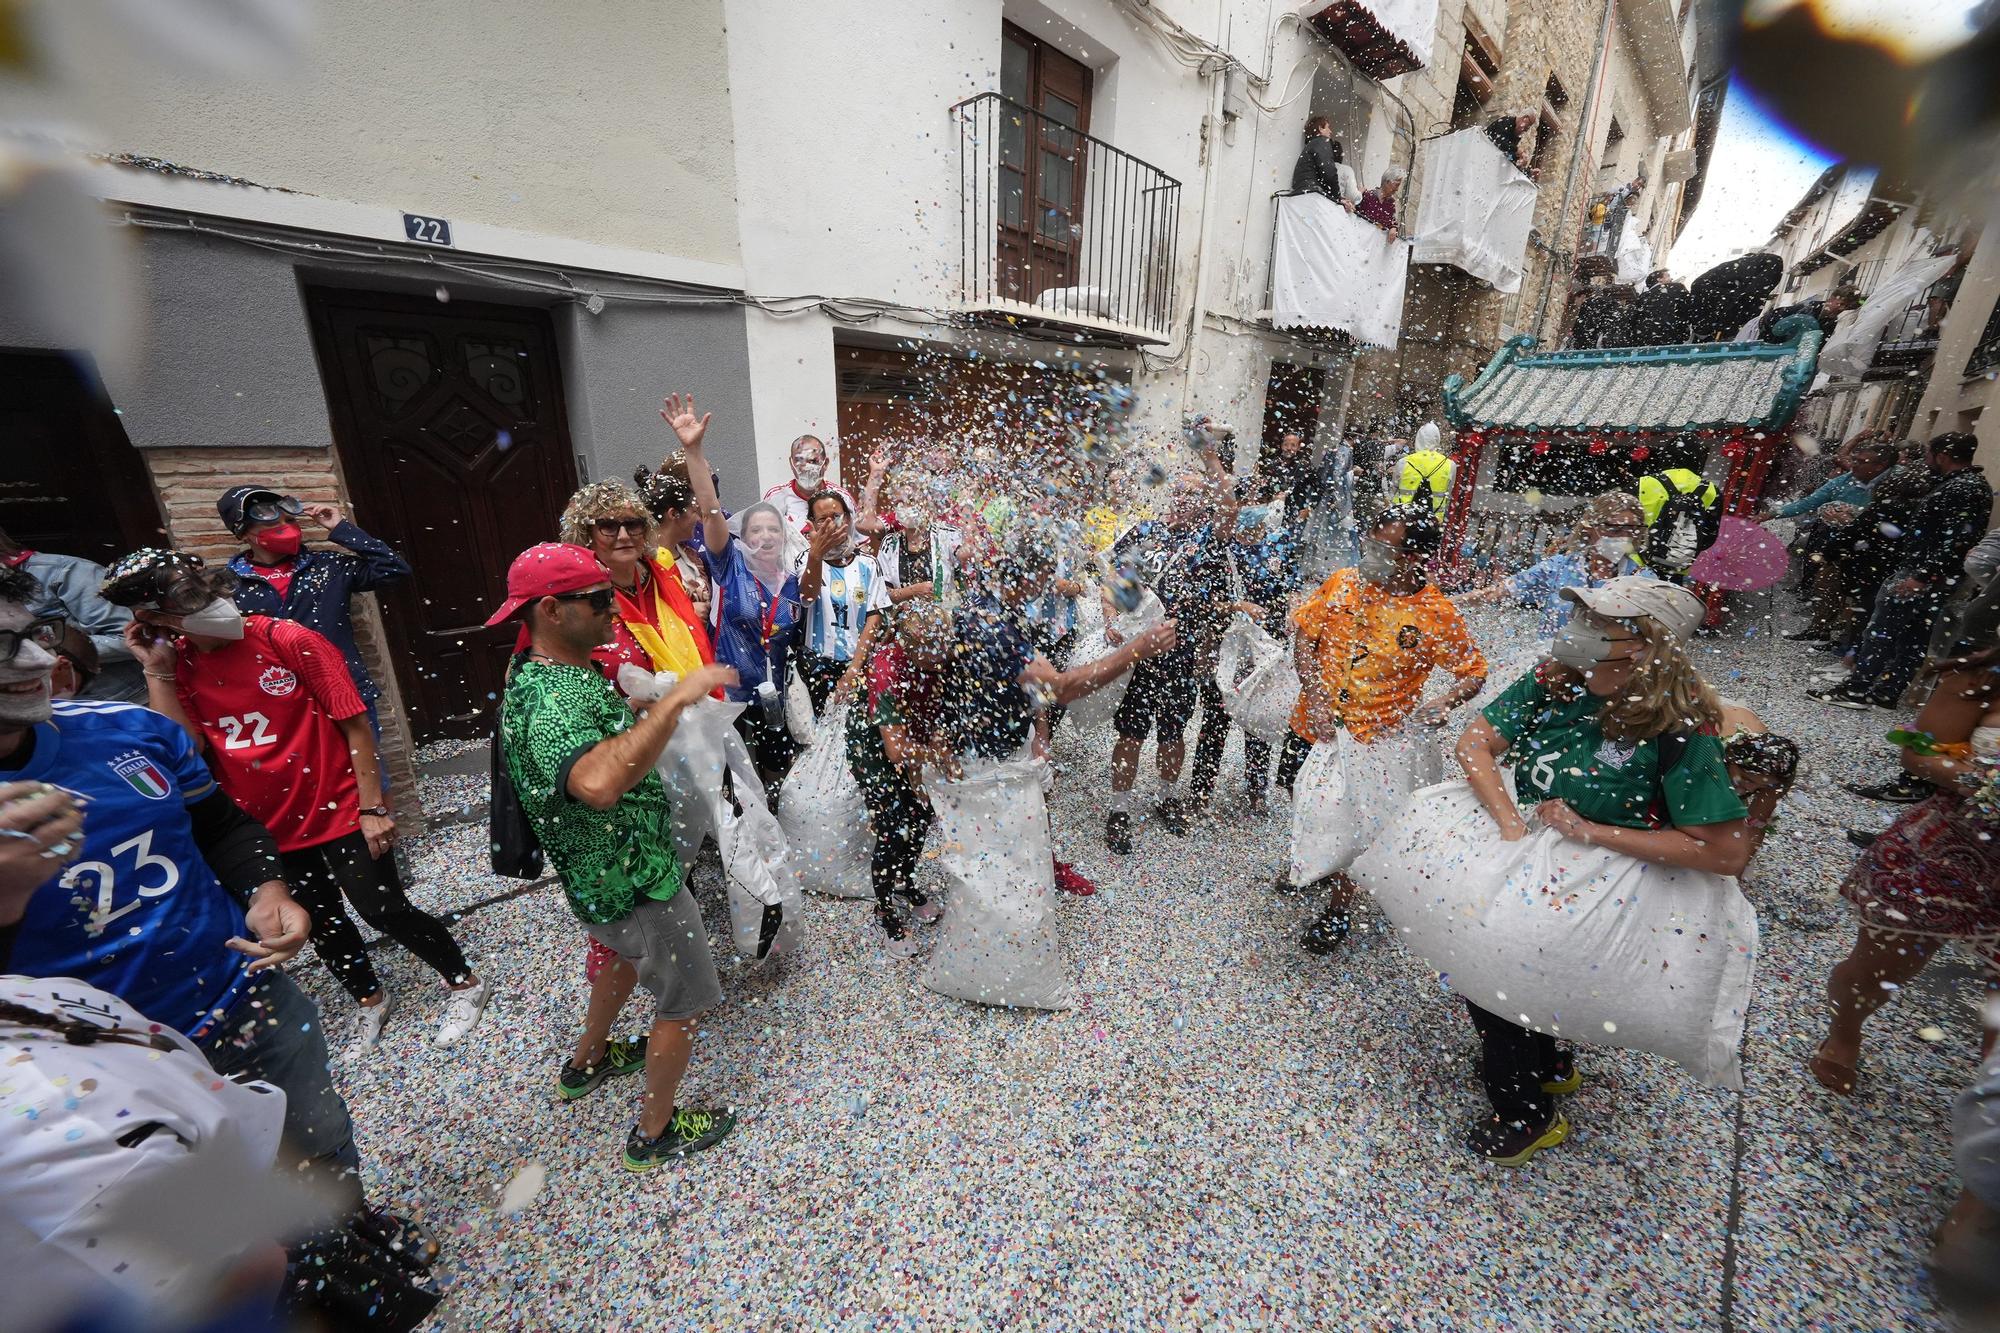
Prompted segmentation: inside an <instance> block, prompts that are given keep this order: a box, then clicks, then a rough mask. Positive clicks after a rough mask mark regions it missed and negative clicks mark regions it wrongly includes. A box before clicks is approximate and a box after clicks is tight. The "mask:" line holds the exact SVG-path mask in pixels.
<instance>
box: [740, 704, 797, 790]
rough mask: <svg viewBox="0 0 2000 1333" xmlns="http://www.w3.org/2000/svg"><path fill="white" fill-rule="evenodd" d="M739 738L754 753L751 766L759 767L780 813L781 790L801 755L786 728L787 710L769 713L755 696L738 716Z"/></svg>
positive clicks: (760, 776) (766, 788)
mask: <svg viewBox="0 0 2000 1333" xmlns="http://www.w3.org/2000/svg"><path fill="white" fill-rule="evenodd" d="M736 734H737V735H739V736H741V737H742V738H743V747H744V748H745V749H747V750H749V751H750V762H752V763H753V764H755V765H756V766H757V776H758V777H759V778H760V779H762V781H763V783H764V791H765V795H766V796H768V797H769V798H770V804H771V809H772V810H773V811H775V810H777V808H778V787H779V785H780V784H781V783H783V782H784V780H785V774H787V773H789V772H791V771H792V761H793V760H794V759H796V758H798V754H799V747H798V746H797V745H796V744H795V743H794V742H793V740H792V733H791V731H790V730H789V729H788V728H787V727H786V726H785V712H784V709H783V708H782V707H780V708H775V709H766V708H765V707H764V701H763V700H761V699H759V698H757V697H756V696H755V695H752V696H751V698H750V702H749V703H747V704H745V705H744V708H743V711H742V712H740V713H738V714H737V715H736Z"/></svg>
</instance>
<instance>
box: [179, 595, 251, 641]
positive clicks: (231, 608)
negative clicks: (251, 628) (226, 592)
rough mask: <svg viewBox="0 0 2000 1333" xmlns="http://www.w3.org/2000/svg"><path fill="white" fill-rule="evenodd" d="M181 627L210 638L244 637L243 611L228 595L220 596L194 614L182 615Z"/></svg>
mask: <svg viewBox="0 0 2000 1333" xmlns="http://www.w3.org/2000/svg"><path fill="white" fill-rule="evenodd" d="M181 628H182V629H184V630H186V631H187V632H188V633H189V634H200V635H202V636H204V637H205V638H210V639H240V638H242V637H243V613H242V612H241V611H239V610H238V609H237V607H236V603H235V602H232V601H230V600H229V599H228V598H227V597H218V598H216V599H215V600H214V601H212V602H210V603H209V604H208V605H207V606H204V607H203V608H202V609H201V610H199V611H196V612H194V613H193V614H192V615H185V616H182V617H181Z"/></svg>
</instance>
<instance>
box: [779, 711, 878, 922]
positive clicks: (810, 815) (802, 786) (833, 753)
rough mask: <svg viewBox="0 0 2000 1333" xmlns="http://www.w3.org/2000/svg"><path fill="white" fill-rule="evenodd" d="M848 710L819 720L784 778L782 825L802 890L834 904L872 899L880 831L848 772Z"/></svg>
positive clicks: (780, 821) (828, 714) (853, 777)
mask: <svg viewBox="0 0 2000 1333" xmlns="http://www.w3.org/2000/svg"><path fill="white" fill-rule="evenodd" d="M847 709H848V705H846V704H839V705H835V706H830V707H828V708H827V710H826V712H825V713H824V714H822V715H821V716H820V720H819V726H818V727H817V728H816V729H815V730H814V732H813V741H812V744H811V745H809V746H807V747H806V752H805V753H804V754H802V755H800V756H799V759H798V762H797V763H795V764H793V765H792V771H791V772H790V773H789V774H787V775H786V777H785V793H784V795H785V799H784V800H783V801H782V802H781V803H780V805H779V809H778V823H779V824H781V825H782V826H783V827H784V830H785V837H786V839H787V840H788V841H789V842H790V843H791V848H792V865H793V866H794V867H795V868H796V869H797V870H798V872H799V882H800V883H801V884H803V885H805V886H806V887H807V888H808V889H811V890H812V891H813V892H814V893H823V894H826V895H827V896H828V897H832V898H872V897H874V896H875V885H874V881H873V880H872V879H871V878H870V876H869V873H868V861H869V858H870V857H871V856H873V855H874V852H875V831H874V829H873V827H872V826H871V825H870V824H869V822H868V803H867V802H866V801H864V800H863V799H862V798H861V783H860V781H859V780H858V779H856V778H855V776H854V771H853V770H852V769H851V768H849V767H848V766H847Z"/></svg>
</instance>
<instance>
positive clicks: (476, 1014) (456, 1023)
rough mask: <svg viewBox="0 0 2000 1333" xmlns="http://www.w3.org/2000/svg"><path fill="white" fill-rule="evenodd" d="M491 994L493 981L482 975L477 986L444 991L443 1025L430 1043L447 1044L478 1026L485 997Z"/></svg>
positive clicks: (483, 1010)
mask: <svg viewBox="0 0 2000 1333" xmlns="http://www.w3.org/2000/svg"><path fill="white" fill-rule="evenodd" d="M491 994H493V983H492V982H490V981H488V980H486V978H484V977H481V978H480V979H479V984H478V985H477V986H467V987H466V988H465V989H464V990H454V991H446V992H445V1002H444V1025H443V1026H442V1027H440V1028H438V1032H437V1036H435V1037H433V1038H431V1045H433V1046H449V1045H451V1044H452V1043H453V1042H455V1041H457V1040H458V1039H459V1038H460V1037H463V1036H464V1035H465V1034H466V1033H468V1032H470V1031H472V1029H474V1028H476V1027H478V1026H479V1019H480V1017H481V1015H483V1014H484V1013H485V1012H486V999H487V997H488V996H490V995H491Z"/></svg>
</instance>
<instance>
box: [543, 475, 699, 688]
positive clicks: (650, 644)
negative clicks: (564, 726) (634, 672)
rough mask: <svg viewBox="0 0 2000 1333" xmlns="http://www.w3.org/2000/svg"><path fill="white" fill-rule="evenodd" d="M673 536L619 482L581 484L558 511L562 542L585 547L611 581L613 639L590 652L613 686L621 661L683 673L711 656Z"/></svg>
mask: <svg viewBox="0 0 2000 1333" xmlns="http://www.w3.org/2000/svg"><path fill="white" fill-rule="evenodd" d="M689 526H692V523H691V522H690V524H689ZM671 536H672V534H670V533H667V532H665V531H664V530H663V525H661V524H659V523H657V522H655V521H654V518H653V515H652V513H651V511H650V510H649V509H648V508H647V506H646V502H645V501H644V500H643V499H641V498H640V496H639V494H638V492H636V491H634V490H633V489H632V488H631V487H630V486H627V485H626V484H625V483H624V482H622V481H600V482H594V483H592V484H591V485H589V486H585V487H584V488H583V489H582V490H580V491H578V492H577V493H576V494H575V495H572V496H571V497H570V500H569V505H568V507H566V508H565V509H564V510H563V515H562V534H561V540H563V541H566V542H569V543H570V544H572V545H575V546H581V547H583V548H585V549H586V550H588V551H590V552H591V554H593V555H595V556H596V557H597V562H598V563H599V564H601V565H603V566H604V569H605V572H606V573H607V574H608V575H609V576H610V579H611V594H610V595H611V598H612V610H613V615H612V618H611V632H612V635H613V637H612V640H611V642H610V643H607V644H605V645H604V646H603V647H601V648H599V649H598V650H597V651H596V652H595V653H593V654H591V658H592V660H593V661H595V662H596V663H597V666H598V669H599V670H601V671H602V672H604V674H605V676H606V677H607V678H608V679H609V680H610V681H611V683H612V684H613V685H616V684H617V683H618V668H619V667H621V666H625V665H627V664H630V665H632V666H636V667H638V668H639V669H640V670H642V671H649V672H650V671H671V672H673V673H674V674H675V675H676V676H687V675H689V674H690V673H692V672H693V671H695V670H696V669H698V668H699V667H701V666H703V665H705V664H707V663H710V662H713V661H714V660H715V649H714V647H713V645H712V644H711V642H710V639H709V630H708V626H707V625H706V624H704V623H703V621H702V618H701V616H700V614H699V613H698V612H697V611H696V610H695V607H694V602H693V600H692V599H691V598H690V597H689V596H688V592H687V585H686V583H685V582H683V580H682V578H681V575H680V570H679V565H680V559H681V557H680V556H679V555H678V554H677V546H678V543H675V542H672V541H669V540H666V539H667V538H669V537H671Z"/></svg>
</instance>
